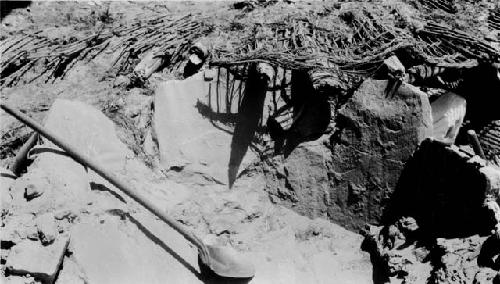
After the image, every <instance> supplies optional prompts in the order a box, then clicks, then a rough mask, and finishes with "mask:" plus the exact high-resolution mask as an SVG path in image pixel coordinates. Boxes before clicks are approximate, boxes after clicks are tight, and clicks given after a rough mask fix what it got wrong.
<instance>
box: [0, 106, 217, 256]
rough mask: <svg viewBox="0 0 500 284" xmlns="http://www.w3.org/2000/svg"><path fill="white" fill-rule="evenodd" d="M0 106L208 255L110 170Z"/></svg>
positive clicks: (193, 238) (191, 236) (188, 233)
mask: <svg viewBox="0 0 500 284" xmlns="http://www.w3.org/2000/svg"><path fill="white" fill-rule="evenodd" d="M0 108H2V109H3V110H4V111H5V112H7V113H8V114H10V115H12V116H14V117H15V118H17V119H18V120H20V121H21V122H23V123H24V124H26V125H28V126H29V127H31V128H32V129H33V130H35V131H37V132H38V133H39V134H40V135H42V136H43V137H45V138H47V139H48V140H49V141H51V142H52V143H54V144H55V145H57V146H59V147H60V148H61V149H63V150H64V151H66V153H67V154H68V155H69V156H70V157H71V158H73V159H74V160H75V161H77V162H78V163H80V164H82V165H84V166H87V167H89V168H90V169H92V170H93V171H94V172H96V173H97V174H99V175H100V176H101V177H103V178H104V179H106V180H107V181H109V182H110V183H111V184H112V185H114V186H116V187H117V188H118V189H120V190H121V191H122V192H123V193H125V194H127V195H128V196H129V197H130V198H132V199H133V200H135V201H136V202H137V203H139V204H141V205H142V206H144V207H145V208H146V209H148V210H149V211H151V212H152V213H153V214H154V215H156V216H157V217H158V218H160V219H161V220H162V221H163V222H165V223H167V225H169V226H170V227H172V228H173V229H174V230H176V231H177V232H178V233H179V234H181V235H182V236H183V237H184V238H186V239H187V240H188V241H190V242H191V243H192V244H193V245H195V246H196V247H197V248H198V250H199V253H200V254H201V255H202V257H206V256H208V250H207V248H206V247H205V245H204V244H203V242H202V241H201V240H200V239H199V238H198V237H197V236H196V235H195V234H194V233H192V232H191V231H189V230H187V229H186V228H184V227H183V225H181V224H180V223H179V222H177V221H176V220H174V219H172V218H171V217H169V216H168V215H167V214H165V213H164V212H163V210H161V209H160V208H159V207H157V206H156V205H154V204H153V203H151V202H150V201H148V200H146V198H144V197H143V196H141V195H140V194H139V193H137V192H136V191H135V190H134V189H133V188H132V187H131V186H129V185H128V184H126V183H125V182H122V181H121V180H119V179H118V178H117V177H116V176H115V175H114V174H112V173H111V172H110V171H108V170H106V169H105V168H103V167H101V166H100V165H99V164H98V163H97V162H96V161H95V160H93V159H91V158H90V157H88V156H86V155H84V154H82V153H80V152H78V150H77V149H76V148H75V147H73V146H71V145H70V144H69V143H67V142H66V141H64V139H62V138H61V137H59V136H58V135H57V134H56V133H54V132H52V131H51V130H49V129H47V128H45V127H43V126H42V125H40V124H38V123H37V122H36V121H34V120H33V119H32V118H30V117H29V116H27V115H25V114H23V113H21V112H20V111H19V110H16V109H14V108H12V107H10V106H8V105H6V104H4V103H0Z"/></svg>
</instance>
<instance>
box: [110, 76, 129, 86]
mask: <svg viewBox="0 0 500 284" xmlns="http://www.w3.org/2000/svg"><path fill="white" fill-rule="evenodd" d="M128 85H130V78H128V77H127V76H118V77H116V79H115V81H114V82H113V87H127V86H128Z"/></svg>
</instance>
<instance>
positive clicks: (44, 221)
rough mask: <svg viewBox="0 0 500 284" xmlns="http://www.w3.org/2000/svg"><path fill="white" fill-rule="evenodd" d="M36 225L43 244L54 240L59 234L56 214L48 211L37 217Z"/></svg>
mask: <svg viewBox="0 0 500 284" xmlns="http://www.w3.org/2000/svg"><path fill="white" fill-rule="evenodd" d="M35 222H36V227H37V229H38V235H39V237H40V241H41V242H42V244H43V245H49V244H51V243H53V242H54V240H55V239H56V236H57V234H58V228H57V224H56V222H55V220H54V214H52V213H46V214H43V215H41V216H39V217H37V218H36V221H35Z"/></svg>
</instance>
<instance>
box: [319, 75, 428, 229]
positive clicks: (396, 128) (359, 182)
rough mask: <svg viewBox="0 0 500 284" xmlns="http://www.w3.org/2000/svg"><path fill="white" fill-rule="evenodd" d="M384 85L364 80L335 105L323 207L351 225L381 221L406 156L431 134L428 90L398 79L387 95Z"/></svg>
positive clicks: (331, 216)
mask: <svg viewBox="0 0 500 284" xmlns="http://www.w3.org/2000/svg"><path fill="white" fill-rule="evenodd" d="M386 86H387V81H374V80H366V81H365V82H364V83H363V84H362V85H361V87H360V88H359V89H358V90H357V91H356V92H355V93H354V96H353V97H352V98H351V100H350V101H349V102H348V103H347V104H345V105H344V106H343V107H342V109H341V110H340V112H339V117H338V120H337V123H338V125H337V127H338V129H339V131H338V132H337V133H336V134H334V136H333V137H332V145H331V147H332V148H331V150H332V175H333V177H334V178H333V182H332V188H331V190H330V196H329V198H330V199H329V212H328V213H329V215H330V219H333V220H334V221H337V222H340V223H341V224H344V225H346V226H348V227H350V228H356V227H358V228H359V227H361V226H362V225H363V224H364V223H365V222H370V223H378V222H379V221H380V219H381V217H382V214H383V211H384V208H385V206H386V205H387V201H388V200H389V198H390V197H391V194H392V193H393V191H394V189H395V187H396V184H397V181H398V178H399V175H400V173H401V171H402V170H403V167H404V164H405V162H406V161H407V160H408V159H409V158H410V157H411V155H412V154H413V152H414V151H415V149H416V148H417V147H418V145H419V144H420V142H421V141H422V140H424V138H426V137H430V136H431V135H432V116H431V107H430V105H429V101H428V99H427V96H426V95H425V94H424V93H422V92H420V91H419V90H418V89H417V88H415V87H413V86H411V85H406V84H403V85H402V86H401V88H400V89H399V90H398V93H397V94H396V95H395V96H394V97H391V98H387V97H385V96H384V90H385V88H386Z"/></svg>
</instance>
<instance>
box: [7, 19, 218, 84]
mask: <svg viewBox="0 0 500 284" xmlns="http://www.w3.org/2000/svg"><path fill="white" fill-rule="evenodd" d="M208 29H209V27H208V26H206V25H204V24H202V23H201V22H199V21H197V20H196V19H195V17H194V16H193V15H191V14H187V15H183V16H181V17H179V16H162V17H158V18H155V19H152V20H148V21H138V22H135V23H132V24H131V25H128V26H120V27H116V28H111V27H108V28H104V29H102V30H100V31H97V32H95V33H93V34H91V35H90V36H88V37H85V38H83V39H80V40H76V41H74V42H70V43H67V42H57V41H55V40H50V39H48V38H46V37H43V36H41V35H39V33H34V34H21V35H18V36H14V37H11V38H6V39H4V40H2V41H0V52H1V53H2V58H1V74H2V79H1V81H0V86H13V85H15V84H17V83H18V82H20V81H21V80H25V81H27V82H31V81H34V80H38V79H42V78H43V80H45V82H54V81H55V80H56V79H59V78H64V76H65V75H66V74H67V72H68V71H70V70H71V69H72V68H73V67H75V66H76V64H77V63H78V62H81V61H86V62H88V61H91V60H93V59H94V58H96V57H97V56H99V55H100V54H102V53H103V52H106V53H114V52H116V53H117V54H118V55H117V57H116V59H115V60H114V64H113V66H112V69H111V71H112V72H114V73H115V74H118V73H122V72H129V71H130V70H131V69H133V68H134V65H135V63H134V60H131V59H136V58H139V57H140V56H142V54H144V53H145V52H147V51H148V50H150V49H152V48H153V47H158V48H159V50H160V52H161V53H163V54H165V55H168V56H169V58H170V66H176V64H178V63H179V61H180V60H182V55H183V54H184V53H185V52H186V51H187V49H188V48H189V45H190V43H191V42H192V41H193V40H195V39H196V38H198V37H200V36H201V35H203V34H204V33H206V32H207V30H208ZM35 67H38V68H35ZM29 71H31V73H33V74H30V76H26V74H27V73H30V72H29Z"/></svg>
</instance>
